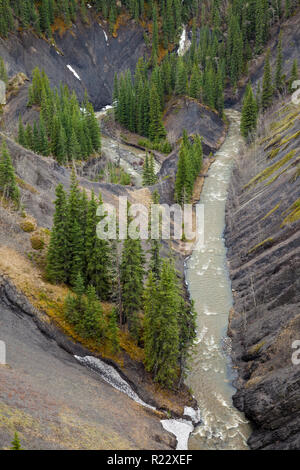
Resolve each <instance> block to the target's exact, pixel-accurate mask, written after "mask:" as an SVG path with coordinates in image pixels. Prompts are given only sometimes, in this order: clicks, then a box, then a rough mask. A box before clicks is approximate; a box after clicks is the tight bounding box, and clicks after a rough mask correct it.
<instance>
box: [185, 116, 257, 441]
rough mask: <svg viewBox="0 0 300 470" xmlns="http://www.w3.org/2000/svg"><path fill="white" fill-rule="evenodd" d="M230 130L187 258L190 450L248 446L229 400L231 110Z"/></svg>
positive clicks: (236, 135) (234, 129) (235, 133)
mask: <svg viewBox="0 0 300 470" xmlns="http://www.w3.org/2000/svg"><path fill="white" fill-rule="evenodd" d="M227 117H228V119H229V121H230V126H229V131H228V135H227V137H226V140H225V142H224V144H223V145H222V147H221V148H220V150H219V151H218V152H217V153H216V156H215V157H216V161H215V162H214V163H213V164H212V166H211V168H210V170H209V175H208V178H206V180H205V184H204V187H203V191H202V195H201V199H200V201H199V204H204V210H205V226H204V231H205V243H204V246H203V247H197V246H196V248H195V250H194V251H193V254H192V256H191V257H190V258H189V259H188V261H187V263H186V281H187V283H188V288H189V292H190V295H191V298H192V299H193V300H194V302H195V308H196V311H197V314H198V320H197V322H198V326H197V344H196V350H195V355H194V358H193V361H192V364H191V368H190V372H189V375H188V377H187V381H186V383H187V385H188V386H189V387H190V388H191V389H192V392H193V394H194V396H195V398H196V400H197V402H198V406H199V408H200V415H201V420H202V424H201V425H199V426H198V428H197V429H196V430H195V431H194V432H193V433H192V435H191V437H190V440H189V448H190V450H196V449H219V450H223V449H247V444H246V441H247V439H248V437H249V435H250V426H249V423H248V422H247V421H246V419H245V416H244V415H243V414H242V413H240V412H239V411H238V410H236V409H235V408H234V406H233V404H232V396H233V394H234V393H235V389H234V388H233V386H232V381H233V379H234V372H233V369H232V367H231V363H230V340H229V338H228V337H227V335H226V333H227V326H228V315H229V312H230V309H231V308H232V306H233V299H232V291H231V282H230V279H229V274H228V267H227V261H226V248H225V243H224V239H223V233H224V228H225V206H226V199H227V192H228V186H229V183H230V177H231V171H232V165H233V161H234V157H235V155H237V154H238V152H239V145H240V144H241V137H240V132H239V126H240V113H238V112H237V111H234V110H230V111H228V113H227Z"/></svg>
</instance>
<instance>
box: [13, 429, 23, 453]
mask: <svg viewBox="0 0 300 470" xmlns="http://www.w3.org/2000/svg"><path fill="white" fill-rule="evenodd" d="M10 450H23V449H22V447H21V442H20V438H19V435H18V433H17V432H15V435H14V438H13V440H12V442H11V448H10Z"/></svg>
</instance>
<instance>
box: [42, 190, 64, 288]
mask: <svg viewBox="0 0 300 470" xmlns="http://www.w3.org/2000/svg"><path fill="white" fill-rule="evenodd" d="M55 193H56V201H55V214H54V222H53V228H52V231H51V239H50V244H49V249H48V254H47V266H46V274H47V279H48V280H49V281H50V282H53V283H61V282H66V281H67V280H68V266H67V260H68V246H67V238H66V235H67V234H66V229H67V200H66V194H65V192H64V189H63V186H62V184H59V185H58V186H57V188H56V191H55Z"/></svg>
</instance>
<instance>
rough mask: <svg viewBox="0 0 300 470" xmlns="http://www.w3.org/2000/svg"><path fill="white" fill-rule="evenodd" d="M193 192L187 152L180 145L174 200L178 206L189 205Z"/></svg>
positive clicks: (183, 146) (185, 148)
mask: <svg viewBox="0 0 300 470" xmlns="http://www.w3.org/2000/svg"><path fill="white" fill-rule="evenodd" d="M192 191H193V182H192V168H191V166H190V164H189V150H188V149H187V147H186V146H185V145H184V143H183V144H182V145H181V148H180V151H179V160H178V167H177V173H176V181H175V200H176V201H177V202H178V204H181V205H182V204H185V203H189V202H190V199H191V196H192Z"/></svg>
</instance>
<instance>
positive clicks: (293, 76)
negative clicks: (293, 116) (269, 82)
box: [288, 59, 299, 93]
mask: <svg viewBox="0 0 300 470" xmlns="http://www.w3.org/2000/svg"><path fill="white" fill-rule="evenodd" d="M298 79H299V73H298V62H297V59H295V60H294V62H293V66H292V71H291V77H290V80H289V84H288V85H289V93H293V91H295V88H293V84H294V83H295V82H296V81H297V80H298Z"/></svg>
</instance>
